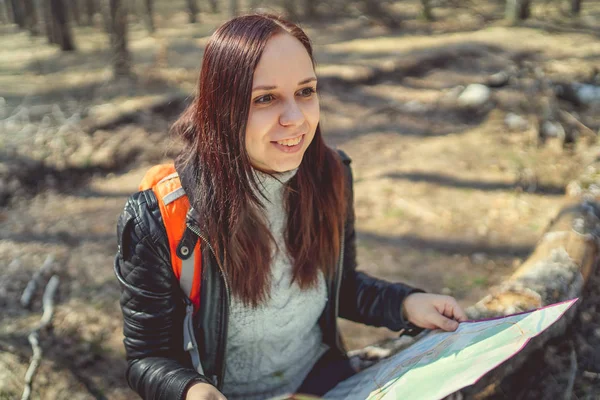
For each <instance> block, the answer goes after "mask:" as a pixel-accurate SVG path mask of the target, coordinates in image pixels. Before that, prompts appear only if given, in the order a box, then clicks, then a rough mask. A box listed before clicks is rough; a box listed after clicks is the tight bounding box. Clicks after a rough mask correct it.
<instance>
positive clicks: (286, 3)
mask: <svg viewBox="0 0 600 400" xmlns="http://www.w3.org/2000/svg"><path fill="white" fill-rule="evenodd" d="M295 3H296V0H283V8H284V9H285V12H286V14H287V17H288V18H289V19H291V20H297V19H298V14H297V13H296V4H295Z"/></svg>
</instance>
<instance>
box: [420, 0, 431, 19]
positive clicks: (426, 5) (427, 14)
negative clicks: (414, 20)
mask: <svg viewBox="0 0 600 400" xmlns="http://www.w3.org/2000/svg"><path fill="white" fill-rule="evenodd" d="M421 6H422V8H421V17H422V18H423V19H424V20H425V21H433V20H434V18H433V11H432V7H431V0H421Z"/></svg>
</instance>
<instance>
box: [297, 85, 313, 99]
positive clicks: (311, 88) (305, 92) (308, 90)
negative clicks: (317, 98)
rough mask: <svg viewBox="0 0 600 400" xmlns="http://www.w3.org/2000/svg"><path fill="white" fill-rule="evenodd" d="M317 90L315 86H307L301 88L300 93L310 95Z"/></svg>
mask: <svg viewBox="0 0 600 400" xmlns="http://www.w3.org/2000/svg"><path fill="white" fill-rule="evenodd" d="M316 92H317V90H316V89H315V88H313V87H306V88H304V89H301V90H300V91H299V92H298V93H299V94H300V96H302V97H310V96H312V95H313V93H316Z"/></svg>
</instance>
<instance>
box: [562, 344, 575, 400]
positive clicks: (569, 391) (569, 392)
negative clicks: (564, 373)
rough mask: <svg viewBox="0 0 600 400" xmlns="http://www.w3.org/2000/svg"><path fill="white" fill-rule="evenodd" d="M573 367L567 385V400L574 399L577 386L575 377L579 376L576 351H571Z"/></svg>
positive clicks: (571, 366)
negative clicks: (575, 386)
mask: <svg viewBox="0 0 600 400" xmlns="http://www.w3.org/2000/svg"><path fill="white" fill-rule="evenodd" d="M570 360H571V365H570V369H569V372H570V374H569V381H568V383H567V389H566V390H565V397H564V398H565V400H571V398H572V397H573V386H574V385H575V377H576V376H577V354H576V353H575V349H571V357H570Z"/></svg>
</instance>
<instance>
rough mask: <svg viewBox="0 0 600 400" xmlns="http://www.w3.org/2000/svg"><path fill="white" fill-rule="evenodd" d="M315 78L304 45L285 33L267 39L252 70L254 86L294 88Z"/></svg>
mask: <svg viewBox="0 0 600 400" xmlns="http://www.w3.org/2000/svg"><path fill="white" fill-rule="evenodd" d="M313 76H315V73H314V69H313V65H312V61H311V59H310V56H309V55H308V52H307V51H306V49H305V48H304V45H303V44H302V43H300V41H299V40H298V39H296V38H295V37H293V36H292V35H289V34H287V33H280V34H277V35H275V36H273V37H272V38H270V39H269V41H268V42H267V45H266V46H265V49H264V51H263V54H262V57H261V58H260V60H259V62H258V65H257V66H256V69H255V70H254V82H253V83H254V86H257V85H273V86H282V85H286V84H293V85H294V86H295V85H297V84H298V82H299V81H302V80H304V79H306V78H310V77H313Z"/></svg>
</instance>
